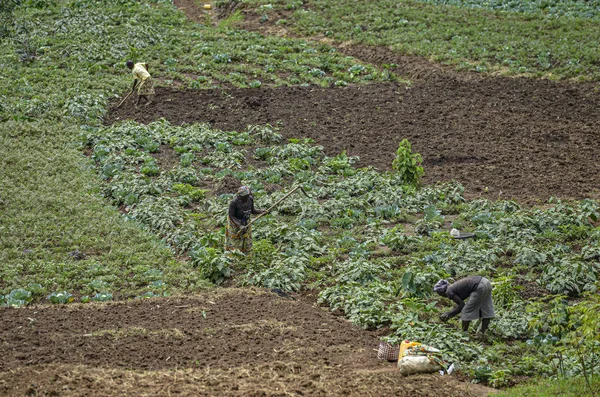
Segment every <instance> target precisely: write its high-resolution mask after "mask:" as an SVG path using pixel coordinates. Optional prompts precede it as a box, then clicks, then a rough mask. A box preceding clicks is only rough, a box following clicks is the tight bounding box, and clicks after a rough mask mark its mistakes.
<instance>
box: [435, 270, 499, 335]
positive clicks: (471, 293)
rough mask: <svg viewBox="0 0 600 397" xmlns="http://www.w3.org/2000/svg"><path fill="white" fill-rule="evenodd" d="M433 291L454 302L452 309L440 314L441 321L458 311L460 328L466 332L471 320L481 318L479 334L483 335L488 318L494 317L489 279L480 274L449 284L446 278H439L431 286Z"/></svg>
mask: <svg viewBox="0 0 600 397" xmlns="http://www.w3.org/2000/svg"><path fill="white" fill-rule="evenodd" d="M433 291H434V292H437V293H438V294H439V295H441V296H443V297H446V298H448V299H451V300H453V301H454V302H455V303H456V307H455V308H454V309H452V310H450V311H449V312H446V313H444V314H442V315H441V316H440V319H441V320H442V321H444V322H446V321H448V320H449V319H450V318H452V317H454V316H456V315H457V314H458V313H460V314H461V315H460V317H461V320H462V329H463V331H464V332H467V331H468V330H469V324H470V323H471V321H473V320H477V319H479V318H481V319H482V322H481V336H482V337H485V331H486V330H487V328H488V326H489V325H490V319H491V318H493V317H494V304H493V302H492V283H490V280H488V279H487V278H485V277H482V276H471V277H466V278H463V279H461V280H458V281H457V282H455V283H453V284H450V283H449V282H448V280H440V281H438V282H437V284H436V285H435V286H434V287H433ZM467 298H468V300H467V302H466V303H465V300H466V299H467Z"/></svg>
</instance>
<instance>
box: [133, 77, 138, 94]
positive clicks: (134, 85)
mask: <svg viewBox="0 0 600 397" xmlns="http://www.w3.org/2000/svg"><path fill="white" fill-rule="evenodd" d="M137 84H138V79H136V78H134V79H133V87H131V92H133V91H134V90H135V87H136V86H137Z"/></svg>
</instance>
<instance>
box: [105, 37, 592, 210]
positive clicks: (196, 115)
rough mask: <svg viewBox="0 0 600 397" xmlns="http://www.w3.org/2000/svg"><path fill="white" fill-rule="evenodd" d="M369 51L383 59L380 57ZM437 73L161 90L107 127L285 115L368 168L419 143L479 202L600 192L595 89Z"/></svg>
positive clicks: (290, 128) (430, 173)
mask: <svg viewBox="0 0 600 397" xmlns="http://www.w3.org/2000/svg"><path fill="white" fill-rule="evenodd" d="M353 51H355V52H356V51H358V53H356V54H355V55H360V54H361V52H360V50H357V49H356V48H355V49H354V50H353ZM363 55H364V58H365V59H367V60H371V61H377V59H378V57H377V52H375V53H372V52H367V51H365V52H364V53H363ZM381 59H382V60H385V61H387V62H389V61H390V60H389V59H388V58H381ZM399 61H401V60H399ZM406 67H407V66H406V65H405V64H404V65H403V66H399V68H403V69H406ZM425 76H426V77H425V78H423V79H416V80H415V82H414V84H413V85H412V86H405V85H399V84H395V83H388V84H372V85H367V86H351V87H343V88H337V87H336V88H320V87H276V88H259V89H235V88H231V89H226V90H177V89H172V88H163V87H158V88H157V89H156V93H157V95H156V101H155V103H154V104H153V105H151V106H150V107H149V108H143V109H136V108H134V107H133V102H132V101H130V102H128V103H126V104H125V105H124V106H122V107H121V108H119V109H113V110H112V111H111V112H110V114H109V115H108V116H107V118H106V120H105V122H106V123H107V124H111V123H114V122H116V121H119V120H124V119H134V120H137V121H139V122H143V123H148V122H151V121H154V120H157V119H159V118H161V117H164V118H166V119H167V120H169V121H171V122H172V123H175V124H179V123H184V122H187V123H191V122H209V123H211V124H212V125H213V126H214V127H216V128H220V129H224V130H243V129H244V128H246V126H247V125H248V124H265V123H271V124H275V123H277V122H281V124H282V127H283V128H282V131H281V133H282V135H283V136H284V137H285V138H303V137H310V138H313V139H315V140H316V142H317V144H320V145H323V146H324V148H325V152H326V153H327V154H328V155H336V154H339V153H340V152H341V151H342V150H346V151H347V153H348V154H349V155H353V156H359V157H360V159H361V161H360V163H359V165H360V166H374V167H376V168H378V169H381V170H389V169H390V168H391V163H392V160H393V159H394V156H395V151H396V149H397V147H398V143H399V142H400V140H401V139H403V138H407V139H408V140H409V141H410V142H411V143H412V145H413V150H414V151H416V152H418V153H420V154H421V155H422V156H423V165H424V168H425V178H424V182H425V183H435V182H439V181H449V180H453V179H454V180H457V181H459V182H460V183H462V184H463V185H464V186H465V188H466V192H467V196H468V197H479V196H485V197H489V198H492V199H496V198H503V199H517V200H519V201H522V202H528V203H535V202H539V201H540V200H546V199H548V198H549V197H552V196H555V197H561V198H583V197H593V198H595V197H598V193H599V190H598V187H597V180H598V176H599V174H600V163H599V161H598V160H599V159H600V146H598V145H597V144H596V140H597V137H598V136H599V135H600V112H599V111H598V105H597V100H596V97H597V96H596V94H595V93H594V92H593V90H591V89H589V88H590V87H589V86H584V85H577V84H574V83H556V82H551V81H547V80H530V79H524V78H505V77H485V78H482V77H478V76H474V77H473V75H472V74H460V73H431V72H430V71H428V72H425ZM586 87H587V89H588V90H587V91H586V89H584V88H586Z"/></svg>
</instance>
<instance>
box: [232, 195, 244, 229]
mask: <svg viewBox="0 0 600 397" xmlns="http://www.w3.org/2000/svg"><path fill="white" fill-rule="evenodd" d="M236 207H237V206H236V204H235V200H233V201H231V203H230V204H229V218H230V219H231V221H232V222H233V223H235V224H236V225H237V227H242V221H241V220H240V219H238V218H236V217H235V209H236Z"/></svg>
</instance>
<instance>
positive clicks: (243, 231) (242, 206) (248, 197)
mask: <svg viewBox="0 0 600 397" xmlns="http://www.w3.org/2000/svg"><path fill="white" fill-rule="evenodd" d="M263 212H264V211H263V210H257V209H256V208H254V196H253V195H252V192H251V191H250V188H249V187H248V186H242V187H240V188H239V189H238V191H237V194H236V195H235V198H234V199H233V200H231V203H230V204H229V214H228V216H227V230H226V231H225V250H226V251H233V250H239V251H241V252H243V253H244V254H246V253H248V252H249V251H250V250H251V249H252V226H247V225H248V222H249V221H250V214H262V213H263Z"/></svg>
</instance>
